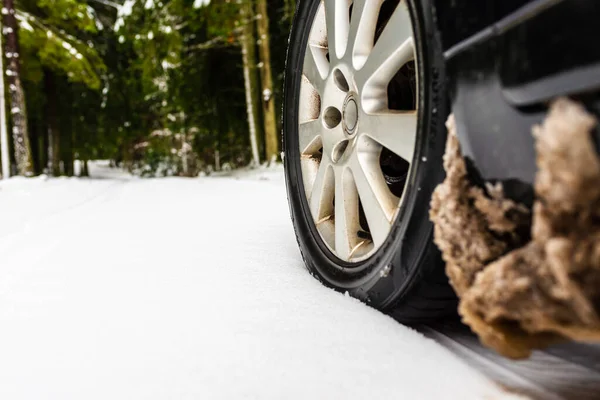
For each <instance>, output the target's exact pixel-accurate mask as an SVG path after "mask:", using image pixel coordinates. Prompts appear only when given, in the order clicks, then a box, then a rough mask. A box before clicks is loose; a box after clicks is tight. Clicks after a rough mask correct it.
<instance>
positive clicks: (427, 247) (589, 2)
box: [283, 0, 600, 321]
mask: <svg viewBox="0 0 600 400" xmlns="http://www.w3.org/2000/svg"><path fill="white" fill-rule="evenodd" d="M599 16H600V2H597V1H595V0H530V1H526V0H485V1H483V0H303V1H300V2H299V3H298V11H297V14H296V18H295V21H294V24H293V28H292V33H291V38H290V44H289V48H288V58H287V66H286V78H285V87H284V92H285V93H284V109H283V126H284V129H283V130H284V153H285V160H284V163H285V166H286V183H287V190H288V199H289V202H290V211H291V216H292V221H293V224H294V228H295V230H296V236H297V238H298V243H299V246H300V250H301V252H302V254H303V256H304V259H305V262H306V265H307V267H308V269H309V270H310V271H311V273H312V274H313V275H314V276H315V277H317V278H318V279H319V280H320V281H321V282H323V283H324V284H325V285H327V286H330V287H332V288H334V289H336V290H339V291H342V292H348V293H349V294H350V295H352V296H354V297H357V298H359V299H361V300H363V301H365V302H367V303H369V304H370V305H372V306H374V307H376V308H378V309H381V310H383V311H385V312H388V313H389V314H390V315H392V316H393V317H395V318H397V319H398V320H401V321H413V320H431V319H434V318H441V317H443V316H446V315H448V314H452V313H454V314H455V313H456V296H454V292H452V290H451V289H450V287H449V284H448V278H447V277H446V275H445V273H444V263H443V262H442V260H441V257H440V253H439V251H438V250H437V248H436V246H435V245H434V244H433V241H432V238H433V225H432V223H431V221H430V219H429V211H430V201H431V198H432V194H433V192H434V190H435V188H436V187H437V185H438V184H440V183H441V182H442V181H443V180H444V176H445V173H444V170H443V166H442V164H443V161H442V160H443V155H444V151H445V142H446V135H447V132H446V128H445V123H446V120H447V119H448V117H449V115H450V114H453V115H454V120H455V122H456V131H457V136H458V139H459V141H460V147H461V150H462V154H463V156H464V157H465V159H466V163H467V169H468V172H469V177H470V179H471V181H472V183H474V184H475V185H479V186H480V187H481V188H482V190H485V188H484V187H485V185H484V183H496V182H499V183H501V184H502V188H503V190H504V195H505V196H507V197H508V198H511V199H512V200H515V201H516V202H517V203H521V204H524V205H525V206H528V207H531V206H532V204H533V201H534V190H533V183H534V179H535V175H536V153H535V146H534V145H535V143H534V138H533V136H532V133H531V132H532V127H533V126H534V125H535V124H538V123H540V122H541V121H542V120H543V119H544V117H545V116H546V114H547V110H548V105H549V103H550V101H551V100H553V99H555V98H557V97H561V96H569V97H571V98H574V99H575V100H577V101H578V102H580V103H582V104H584V106H585V107H586V108H587V109H588V110H589V111H590V112H591V113H593V114H595V115H599V112H600V96H599V93H600V92H599V89H600V46H598V45H596V43H595V39H596V37H597V34H596V31H597V29H596V26H595V24H596V21H597V20H598V17H599ZM332 32H333V33H332ZM369 35H370V36H369ZM346 38H347V40H346ZM411 51H412V52H411ZM384 56H385V57H384ZM372 60H375V61H372ZM377 62H378V63H379V64H376V63H377ZM365 70H366V72H365ZM307 85H309V86H307ZM306 87H308V88H309V89H306ZM307 93H309V95H308V96H307ZM347 104H352V109H351V111H352V112H348V108H347ZM308 109H310V112H307V110H308ZM303 115H304V117H303ZM401 116H403V118H405V119H404V120H402V119H398V120H397V123H394V124H392V123H390V122H389V121H390V118H398V117H401ZM411 116H412V117H414V118H416V122H415V120H410V121H411V122H410V123H407V122H406V121H408V120H409V119H410V118H408V117H411ZM412 117H411V118H412ZM303 118H304V119H303ZM309 124H311V125H310V127H308V126H309ZM349 124H350V125H351V126H352V127H353V128H352V130H349V129H347V127H348V125H349ZM355 126H357V128H356V130H355V129H354V127H355ZM409 131H410V132H412V133H407V132H409ZM595 134H596V139H598V137H599V135H598V132H596V133H595ZM407 135H408V136H407ZM332 138H334V139H332ZM335 138H337V139H335ZM363 139H364V140H363ZM336 141H337V142H336ZM402 141H405V142H406V143H404V142H402ZM400 142H402V143H404V144H402V143H400ZM399 143H400V144H402V146H405V147H402V146H399V145H398V144H399ZM340 145H342V146H340ZM394 146H395V147H394ZM406 146H408V147H410V148H411V149H412V150H411V151H405V150H406V149H407V148H408V147H406ZM390 154H391V158H389V157H388V156H389V155H390ZM384 158H385V160H384ZM388 158H389V159H388ZM390 160H391V161H390ZM306 165H308V167H307V166H306ZM309 167H310V168H309ZM367 170H368V171H367ZM365 171H367V172H368V173H366V172H365ZM402 174H403V175H402ZM347 176H350V177H351V179H350V181H349V182H347V179H348V178H347ZM338 182H342V183H341V184H339V185H338V184H337V183H338ZM394 182H401V186H394V185H397V183H394ZM334 183H335V184H334ZM386 185H387V186H386ZM334 186H335V190H334ZM315 188H316V189H315ZM365 188H366V189H365ZM369 190H370V191H369ZM346 191H349V192H348V193H350V197H348V199H349V201H346V200H347V196H348V194H347V193H346ZM334 192H335V193H334ZM388 192H391V193H392V194H391V195H390V196H391V197H390V196H388V195H387V194H386V193H388ZM323 193H325V195H324V194H323ZM343 196H344V199H343V200H340V199H341V198H342V197H343ZM378 196H379V197H378ZM386 196H388V197H386ZM373 199H375V200H376V201H374V200H373ZM381 199H383V200H381ZM390 199H391V200H390ZM338 203H340V204H338ZM386 207H387V208H386ZM380 208H381V210H383V211H381V210H380ZM340 213H342V214H341V215H342V218H339V214H340ZM339 221H341V222H339ZM348 221H350V222H351V223H353V224H354V225H352V227H351V228H352V229H348V227H347V223H348ZM382 221H384V222H382ZM338 225H343V226H342V227H341V228H339V229H338ZM382 227H383V228H382ZM355 233H356V234H355ZM342 236H343V238H342V239H339V237H342ZM377 237H379V239H378V238H377ZM365 243H366V244H365ZM340 244H341V246H340V248H341V249H342V250H344V251H342V252H340V251H338V246H339V245H340ZM363 244H365V247H364V248H363V249H361V250H362V251H363V252H362V253H360V254H359V256H355V255H356V254H355V252H354V250H355V249H356V248H360V246H362V245H363ZM348 249H350V251H348ZM365 249H366V250H365Z"/></svg>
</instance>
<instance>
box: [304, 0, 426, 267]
mask: <svg viewBox="0 0 600 400" xmlns="http://www.w3.org/2000/svg"><path fill="white" fill-rule="evenodd" d="M388 1H389V0H388ZM384 2H385V1H384V0H354V1H351V0H323V1H322V3H321V5H320V6H319V9H318V11H317V14H316V16H315V19H314V21H313V25H312V28H311V31H310V36H309V40H308V46H307V49H306V54H305V59H304V67H303V76H302V83H301V88H300V103H299V104H300V105H299V130H298V132H299V144H300V146H299V147H300V149H299V150H300V155H301V169H302V176H303V182H304V188H305V194H306V197H307V200H308V204H309V207H310V210H311V214H312V217H313V220H314V222H315V225H316V227H317V230H318V232H319V234H320V236H321V238H322V239H323V241H324V242H325V244H326V245H327V246H328V248H329V249H330V250H331V251H332V253H333V254H334V255H335V256H337V257H338V258H340V259H341V260H343V261H346V262H358V261H361V260H364V259H366V258H368V257H369V256H371V255H372V254H373V253H374V252H375V251H376V250H377V249H378V248H379V247H380V246H381V245H382V244H383V242H384V241H385V240H386V238H387V236H388V234H389V233H390V230H391V227H392V224H393V223H394V221H395V219H396V217H397V214H398V210H399V208H400V205H401V203H402V198H403V197H404V196H403V193H404V186H402V188H401V191H400V192H398V191H396V194H394V193H393V192H392V190H391V189H390V184H389V180H387V179H386V177H385V176H384V172H383V171H382V166H381V155H382V151H385V150H386V149H387V151H388V152H391V153H392V154H394V155H395V156H397V157H399V159H401V160H403V161H402V162H404V163H406V164H407V165H409V163H410V164H411V166H412V160H413V154H414V151H415V143H416V139H417V109H416V107H417V104H418V99H416V96H417V92H418V91H417V90H415V89H414V88H413V91H412V93H411V95H412V96H413V97H414V101H413V108H412V109H408V110H407V109H401V110H397V109H390V106H389V93H388V92H389V85H390V82H392V80H393V79H394V78H395V77H396V76H397V74H398V73H399V71H400V70H401V69H402V68H403V67H405V66H406V65H407V64H409V63H412V65H418V63H416V62H415V61H416V60H415V59H416V53H415V47H414V41H413V38H414V34H413V26H412V22H411V18H410V14H409V10H408V7H407V4H406V1H405V0H401V1H400V2H399V4H397V5H396V2H395V3H394V8H392V9H391V10H389V11H388V14H389V15H386V16H385V17H386V18H388V19H387V20H386V22H387V23H385V24H384V25H383V26H382V24H381V21H382V18H381V17H382V16H381V15H380V14H381V13H382V12H383V10H384V8H383V7H382V4H383V3H384ZM414 76H415V79H416V77H417V76H418V74H414ZM415 87H418V86H416V85H415ZM365 225H366V226H365Z"/></svg>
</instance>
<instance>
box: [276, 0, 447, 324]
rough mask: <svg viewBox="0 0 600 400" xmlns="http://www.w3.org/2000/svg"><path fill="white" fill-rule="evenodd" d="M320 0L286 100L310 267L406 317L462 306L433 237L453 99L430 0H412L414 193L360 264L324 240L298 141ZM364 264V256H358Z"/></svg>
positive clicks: (304, 33) (292, 64)
mask: <svg viewBox="0 0 600 400" xmlns="http://www.w3.org/2000/svg"><path fill="white" fill-rule="evenodd" d="M319 3H320V1H319V0H301V1H300V2H299V5H298V9H297V12H296V16H295V18H294V23H293V27H292V32H291V36H290V41H289V48H288V54H287V64H286V73H285V87H284V92H285V93H284V108H283V129H284V135H283V148H284V152H285V157H284V164H285V175H286V184H287V193H288V200H289V206H290V213H291V217H292V222H293V225H294V229H295V232H296V237H297V240H298V245H299V247H300V251H301V253H302V256H303V258H304V261H305V263H306V266H307V268H308V270H309V271H310V272H311V274H312V275H314V276H315V277H316V278H317V279H319V280H320V281H321V282H322V283H323V284H325V285H326V286H329V287H332V288H334V289H336V290H338V291H342V292H348V293H349V294H350V295H351V296H353V297H356V298H358V299H360V300H362V301H364V302H366V303H368V304H370V305H371V306H373V307H375V308H377V309H380V310H383V311H385V312H386V313H389V314H390V315H391V316H393V317H394V318H396V319H397V320H399V321H402V322H421V321H424V320H432V319H436V318H440V317H444V316H448V315H455V314H456V296H455V294H454V292H453V290H452V289H451V287H450V286H449V284H448V279H447V277H446V275H445V273H444V268H443V263H442V260H441V257H440V254H439V252H438V250H437V248H436V247H435V245H434V244H433V242H432V232H433V227H432V224H431V222H430V220H429V203H430V199H431V195H432V192H433V190H434V189H435V187H436V185H437V184H438V183H440V182H441V181H442V180H443V178H444V171H443V168H442V156H443V154H444V147H445V138H446V130H445V126H444V122H445V119H446V117H447V115H448V101H447V96H446V93H445V91H444V63H443V58H442V53H441V45H440V40H439V36H438V35H437V32H436V29H435V26H434V21H433V16H432V6H431V4H430V1H429V0H421V1H419V0H408V5H409V9H410V12H411V17H412V19H413V26H414V30H415V39H416V48H417V54H418V60H419V62H420V64H421V65H419V67H418V68H417V71H419V72H418V73H419V79H418V82H419V89H418V90H420V96H419V102H420V104H419V108H418V109H419V124H418V130H419V134H418V139H417V148H416V151H415V156H414V159H413V162H418V164H417V168H413V169H412V170H411V171H412V173H411V177H410V179H409V183H408V185H409V186H407V189H406V190H407V192H406V195H405V196H406V200H405V201H404V202H403V205H402V208H401V210H400V214H399V217H398V218H397V219H396V222H395V223H394V225H393V226H392V230H391V232H390V234H389V236H388V238H387V240H386V241H385V242H384V244H383V245H382V246H381V247H380V248H379V249H378V250H377V252H376V253H375V254H373V255H372V256H371V257H370V258H368V259H367V260H365V261H362V262H360V263H359V267H358V268H348V267H349V265H346V264H345V263H344V262H343V261H341V260H340V259H338V258H337V257H335V256H334V255H333V254H332V253H331V251H330V250H329V249H328V248H327V246H326V245H325V244H324V243H323V241H322V239H321V237H320V235H319V234H318V232H317V230H316V227H315V224H314V223H313V220H312V217H311V215H310V210H309V208H308V203H307V199H306V196H305V194H304V193H305V192H304V186H303V181H302V175H301V169H300V154H299V151H298V150H297V149H298V146H299V145H298V103H299V90H300V80H301V76H302V65H303V62H304V51H305V49H306V46H307V41H308V35H309V31H310V27H311V24H312V21H313V19H314V16H315V14H316V12H317V8H318V6H319ZM353 265H354V266H356V264H353Z"/></svg>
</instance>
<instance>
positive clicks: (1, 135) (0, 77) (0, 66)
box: [0, 20, 10, 179]
mask: <svg viewBox="0 0 600 400" xmlns="http://www.w3.org/2000/svg"><path fill="white" fill-rule="evenodd" d="M2 26H3V24H2V21H1V20H0V32H1V31H2ZM3 52H4V47H3V46H2V35H1V34H0V148H1V153H0V157H2V178H3V179H7V178H9V177H10V152H9V148H8V147H9V144H8V131H7V129H6V99H5V98H4V93H5V91H4V57H3V56H2V54H3Z"/></svg>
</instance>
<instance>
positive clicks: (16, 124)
mask: <svg viewBox="0 0 600 400" xmlns="http://www.w3.org/2000/svg"><path fill="white" fill-rule="evenodd" d="M3 1H4V9H5V10H2V14H4V29H3V32H2V33H3V34H4V33H5V34H6V48H5V51H6V58H7V59H8V66H7V67H8V68H7V70H6V75H7V76H8V84H9V89H10V90H9V92H10V105H11V114H12V121H13V128H12V133H13V141H14V146H15V160H16V162H17V172H18V173H19V175H24V176H31V175H33V163H32V161H31V146H30V144H29V136H28V130H27V108H26V107H25V92H24V90H23V84H22V82H21V68H20V67H19V57H20V54H19V36H18V25H17V19H16V18H15V6H14V0H3Z"/></svg>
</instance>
